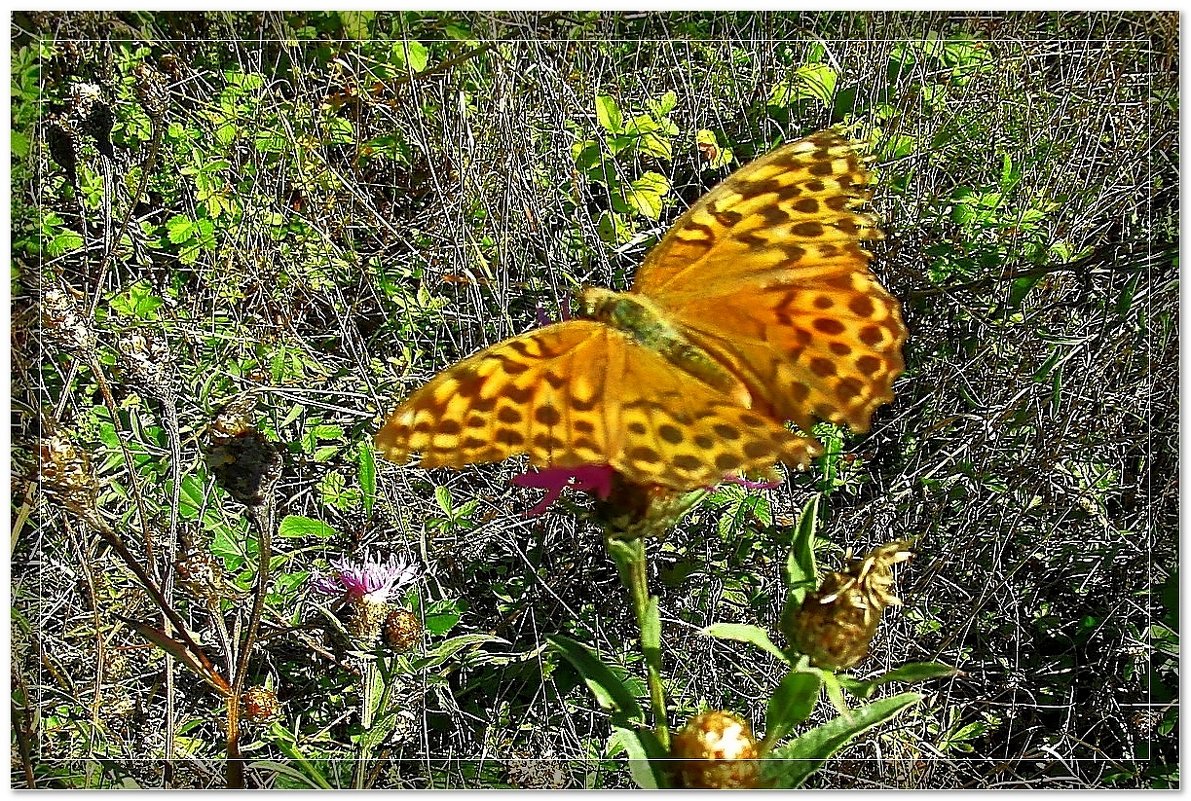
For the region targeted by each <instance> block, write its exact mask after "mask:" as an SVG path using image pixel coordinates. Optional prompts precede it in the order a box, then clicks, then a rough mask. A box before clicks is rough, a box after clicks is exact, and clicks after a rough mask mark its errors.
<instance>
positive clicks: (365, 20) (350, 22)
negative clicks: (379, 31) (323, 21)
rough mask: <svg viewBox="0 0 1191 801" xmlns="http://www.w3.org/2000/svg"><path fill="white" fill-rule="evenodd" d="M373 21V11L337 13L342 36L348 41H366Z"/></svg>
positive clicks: (374, 13) (374, 15)
mask: <svg viewBox="0 0 1191 801" xmlns="http://www.w3.org/2000/svg"><path fill="white" fill-rule="evenodd" d="M374 19H376V12H375V11H340V12H339V21H340V23H342V25H343V35H344V36H346V37H347V38H349V39H367V38H368V35H369V29H370V27H371V25H372V21H373V20H374Z"/></svg>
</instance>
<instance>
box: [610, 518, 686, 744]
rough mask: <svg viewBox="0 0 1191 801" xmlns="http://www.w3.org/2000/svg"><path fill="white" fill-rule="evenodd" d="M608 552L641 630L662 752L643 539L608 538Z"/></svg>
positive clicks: (658, 675) (655, 633)
mask: <svg viewBox="0 0 1191 801" xmlns="http://www.w3.org/2000/svg"><path fill="white" fill-rule="evenodd" d="M606 543H607V546H608V551H609V552H610V553H611V554H612V557H613V559H614V560H615V561H616V564H617V567H619V568H620V578H621V581H622V582H624V585H625V587H627V588H628V591H629V597H630V598H631V599H632V602H633V613H634V614H635V615H636V617H637V626H638V627H639V628H640V629H641V653H642V655H643V656H644V657H645V672H646V681H647V683H648V684H649V702H650V708H651V709H652V711H653V719H654V733H655V734H656V735H657V738H658V741H659V742H660V743H661V744H662V747H663V748H666V749H669V747H670V728H669V724H668V722H667V717H666V691H665V688H664V686H663V685H662V643H661V639H662V637H661V628H662V627H661V619H660V617H659V615H658V599H657V598H656V597H655V596H652V595H650V594H649V580H648V575H647V570H646V569H647V566H648V563H647V562H646V558H645V538H644V537H639V538H637V539H634V540H622V539H615V538H613V537H608V538H607V539H606Z"/></svg>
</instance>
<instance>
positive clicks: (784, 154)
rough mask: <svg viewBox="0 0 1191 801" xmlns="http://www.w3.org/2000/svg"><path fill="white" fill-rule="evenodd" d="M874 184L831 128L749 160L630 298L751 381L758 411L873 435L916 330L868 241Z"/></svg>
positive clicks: (693, 216) (678, 230)
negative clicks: (643, 300) (872, 424)
mask: <svg viewBox="0 0 1191 801" xmlns="http://www.w3.org/2000/svg"><path fill="white" fill-rule="evenodd" d="M869 180H870V176H869V173H868V171H867V170H866V169H865V167H864V165H863V163H862V161H861V159H860V157H859V156H858V155H857V153H856V151H855V149H854V148H853V146H852V144H851V143H849V142H848V141H847V140H846V139H844V138H843V137H841V136H840V135H838V134H836V133H834V132H832V131H822V132H820V133H817V134H814V135H812V136H809V137H807V138H805V139H802V140H799V141H797V142H794V143H791V144H789V145H786V146H784V147H782V148H779V149H778V150H775V151H773V152H772V153H770V154H768V155H766V156H764V157H762V158H760V159H758V160H756V161H754V162H752V163H751V164H749V165H747V166H745V167H743V168H742V169H740V170H738V171H737V172H736V173H734V174H733V175H731V176H730V177H729V178H727V179H726V180H725V181H724V182H723V183H721V184H719V185H718V186H717V187H716V188H715V189H713V190H712V191H710V192H709V193H707V194H706V195H705V196H704V197H702V198H701V199H700V200H699V201H698V202H697V203H696V204H695V205H694V206H692V207H691V208H690V209H689V210H688V211H687V212H686V213H685V214H684V215H683V216H682V217H681V218H679V220H678V222H677V223H675V225H674V226H673V227H672V228H671V229H670V231H669V232H668V233H667V234H666V236H665V237H664V238H663V239H662V241H661V242H660V243H659V244H658V246H657V247H656V248H654V250H653V251H652V252H650V254H649V255H648V256H647V257H646V260H645V263H644V264H643V265H642V267H641V269H640V270H639V271H638V273H637V278H636V281H635V283H634V285H633V292H635V293H640V294H643V295H646V296H648V297H649V298H650V299H652V300H653V301H654V302H655V304H657V306H659V307H660V308H661V309H663V310H664V312H665V313H666V315H667V317H668V318H669V319H670V320H671V322H673V323H674V324H676V325H677V326H678V327H679V329H680V330H681V331H682V332H683V334H684V335H686V336H687V337H688V338H689V339H690V340H691V341H692V342H693V343H694V344H695V345H697V346H698V347H700V348H702V349H703V350H704V351H706V352H707V353H708V354H710V355H712V356H713V357H714V358H716V359H717V360H718V361H719V362H720V363H722V364H723V365H724V366H725V367H728V368H730V369H731V370H732V371H733V372H734V373H735V374H736V376H737V377H738V378H740V380H741V381H743V382H744V384H745V385H746V386H747V387H748V389H749V391H750V393H751V394H752V396H753V405H754V408H755V409H757V410H758V411H764V412H767V413H769V414H771V415H773V416H774V417H776V418H777V419H782V420H793V421H794V422H795V423H797V424H798V426H799V427H800V428H802V429H803V430H808V431H809V430H810V427H811V425H812V424H813V422H814V417H816V416H817V417H819V418H822V419H824V420H828V421H830V422H833V423H847V424H848V425H850V426H851V427H852V429H853V430H855V431H866V430H868V427H869V421H870V418H871V416H872V413H873V411H874V410H875V409H876V407H877V406H879V405H880V404H882V403H885V402H888V401H889V400H891V399H892V398H893V392H892V384H893V380H894V379H895V378H896V377H897V376H898V375H899V374H900V373H901V371H902V369H903V366H904V365H903V361H902V354H901V349H902V344H903V343H904V342H905V339H906V328H905V326H904V324H903V323H902V320H901V310H900V307H899V305H898V303H897V301H896V300H895V299H894V298H893V297H892V296H891V295H890V294H889V293H888V292H887V291H885V289H884V288H883V287H882V286H881V285H880V284H879V283H878V282H877V280H876V278H875V277H874V276H873V275H872V273H871V272H869V269H868V262H869V260H870V259H871V254H870V253H868V252H867V251H866V250H864V249H863V248H862V247H861V246H860V243H861V241H862V240H865V239H879V238H880V237H881V236H882V234H881V231H880V230H879V229H878V228H877V227H876V224H875V222H874V221H873V220H872V219H871V218H870V217H868V216H866V215H864V214H860V213H857V212H855V211H854V210H853V208H854V207H855V206H857V205H859V204H860V203H862V202H864V201H865V200H867V199H868V198H869V196H870V192H869V191H868V189H867V185H868V182H869Z"/></svg>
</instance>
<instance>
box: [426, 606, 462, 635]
mask: <svg viewBox="0 0 1191 801" xmlns="http://www.w3.org/2000/svg"><path fill="white" fill-rule="evenodd" d="M459 619H460V616H459V614H458V613H457V612H439V613H437V614H431V615H426V620H425V623H426V628H427V629H428V630H429V631H430V633H431V634H437V635H439V636H441V635H443V634H446V633H447V632H448V631H450V630H451V629H453V628H455V624H456V623H458V622H459Z"/></svg>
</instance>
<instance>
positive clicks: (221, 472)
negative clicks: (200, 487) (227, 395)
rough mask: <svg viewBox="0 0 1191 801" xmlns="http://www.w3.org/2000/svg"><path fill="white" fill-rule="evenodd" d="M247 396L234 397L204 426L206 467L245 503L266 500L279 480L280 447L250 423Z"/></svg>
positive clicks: (259, 503) (249, 405) (259, 502)
mask: <svg viewBox="0 0 1191 801" xmlns="http://www.w3.org/2000/svg"><path fill="white" fill-rule="evenodd" d="M254 406H255V400H254V399H253V398H252V396H251V395H247V396H241V397H240V398H237V399H236V400H235V401H233V402H232V403H230V404H228V406H227V407H226V408H225V409H224V410H223V411H222V412H220V413H219V414H217V415H216V416H215V419H214V420H212V422H211V425H210V426H209V427H208V429H207V436H208V440H209V447H208V449H207V454H206V461H207V468H208V469H209V470H210V471H211V472H212V473H213V474H214V476H215V480H216V482H217V483H218V484H219V486H221V487H223V488H224V489H225V490H227V492H228V494H229V495H231V496H232V497H233V498H235V499H236V500H237V501H239V502H240V503H242V504H244V505H245V506H260V505H262V504H263V503H265V501H267V500H268V499H269V497H270V495H271V493H272V491H273V487H274V485H276V484H277V482H278V481H279V480H280V479H281V471H282V467H283V465H284V462H283V460H282V456H281V450H280V449H279V448H278V447H277V446H276V445H275V444H274V443H272V442H270V441H269V440H268V439H266V438H265V436H264V435H263V434H261V433H260V432H259V431H257V430H256V427H255V426H254V425H252V423H251V421H250V418H249V414H250V413H251V409H252V408H254Z"/></svg>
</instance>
